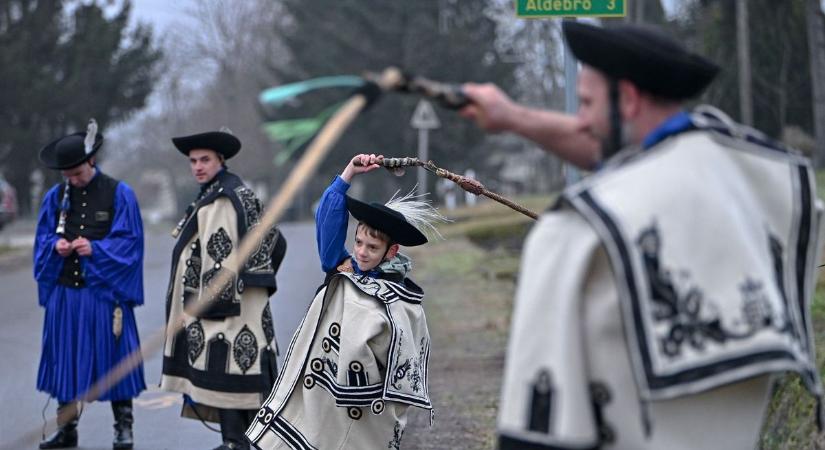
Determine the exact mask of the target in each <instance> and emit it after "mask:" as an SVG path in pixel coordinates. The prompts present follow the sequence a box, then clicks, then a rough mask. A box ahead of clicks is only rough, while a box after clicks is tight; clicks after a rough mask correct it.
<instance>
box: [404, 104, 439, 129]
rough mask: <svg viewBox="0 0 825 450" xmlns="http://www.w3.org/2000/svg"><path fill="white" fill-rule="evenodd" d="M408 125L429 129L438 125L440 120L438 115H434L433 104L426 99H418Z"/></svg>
mask: <svg viewBox="0 0 825 450" xmlns="http://www.w3.org/2000/svg"><path fill="white" fill-rule="evenodd" d="M410 125H412V127H413V128H418V129H428V130H431V129H433V128H438V127H440V126H441V122H440V121H439V120H438V116H436V115H435V110H433V105H432V104H430V102H428V101H427V100H419V101H418V105H416V107H415V112H414V113H413V116H412V120H410Z"/></svg>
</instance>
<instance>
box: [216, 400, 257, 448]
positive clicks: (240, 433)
mask: <svg viewBox="0 0 825 450" xmlns="http://www.w3.org/2000/svg"><path fill="white" fill-rule="evenodd" d="M255 412H256V411H255ZM218 417H220V421H221V437H222V438H223V445H221V446H220V447H217V448H216V449H215V450H230V449H231V450H249V441H247V440H246V436H244V433H246V429H247V427H249V424H250V423H251V417H253V416H250V414H249V411H247V410H242V409H219V410H218Z"/></svg>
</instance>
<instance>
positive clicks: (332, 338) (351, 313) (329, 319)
mask: <svg viewBox="0 0 825 450" xmlns="http://www.w3.org/2000/svg"><path fill="white" fill-rule="evenodd" d="M382 158H383V157H382V156H380V155H379V156H376V155H357V156H355V157H354V158H353V159H352V160H351V161H350V162H349V164H348V165H347V167H346V168H345V169H344V171H343V172H342V174H341V175H340V176H338V177H336V178H335V180H334V181H333V182H332V184H331V185H330V186H329V188H327V190H326V191H325V192H324V195H323V196H322V197H321V202H320V204H319V206H318V211H317V213H316V216H315V219H316V226H317V231H316V233H317V235H316V237H317V241H318V253H319V255H320V257H321V266H322V268H323V270H324V271H325V272H327V278H326V280H325V282H324V285H322V287H321V289H320V290H319V291H318V293H317V295H316V296H315V299H314V300H313V301H312V303H311V304H310V307H309V310H308V312H307V315H306V317H305V318H304V320H303V322H302V323H301V325H300V327H299V328H298V331H297V332H296V333H295V336H294V337H293V339H292V342H291V343H290V346H289V350H288V353H287V355H286V361H285V364H284V365H285V367H284V370H283V372H282V374H281V376H280V377H279V378H278V381H277V383H276V384H275V387H274V388H273V390H272V393H271V394H270V396H269V398H268V399H267V401H266V402H265V403H264V405H263V407H262V408H261V409H260V411H258V414H257V416H256V419H255V421H254V422H253V423H252V426H251V427H250V428H249V430H248V431H247V437H248V438H249V439H250V441H252V443H253V444H254V445H255V446H256V447H257V448H266V449H274V448H292V449H296V448H297V449H339V448H357V449H386V448H390V449H398V448H399V447H400V444H401V436H402V434H403V432H404V427H405V425H406V423H407V409H408V408H409V406H418V407H420V408H424V409H429V410H431V409H432V405H431V404H430V398H429V392H428V389H427V360H428V357H429V349H430V335H429V332H428V330H427V322H426V318H425V316H424V309H423V306H422V300H423V298H424V292H423V291H422V290H421V288H420V287H418V286H417V285H416V284H415V283H413V282H412V280H410V279H409V278H407V274H408V273H409V271H410V270H411V268H412V261H411V260H410V259H409V258H408V257H407V256H405V255H403V254H402V253H399V251H398V250H399V246H401V245H404V246H416V245H421V244H424V243H426V242H427V238H426V236H425V235H424V234H423V233H422V232H421V229H429V230H433V231H434V230H435V229H434V227H433V226H432V222H434V221H439V220H441V221H443V220H444V219H443V217H441V215H440V214H438V212H436V211H435V210H434V209H433V208H432V207H431V206H430V205H429V203H428V202H426V201H422V200H420V199H419V198H418V197H416V196H410V195H408V196H404V197H402V198H399V199H396V198H393V199H391V200H390V201H389V202H387V203H386V204H383V205H382V204H379V203H370V204H367V203H364V202H361V201H358V200H355V199H353V198H351V197H348V196H347V195H346V191H347V189H348V188H349V186H350V182H351V180H352V178H353V177H354V176H356V175H358V174H361V173H366V172H370V171H372V170H375V169H377V168H378V167H380V166H379V165H378V163H379V162H380V161H381V159H382ZM349 214H352V216H353V217H354V218H355V219H356V220H358V226H357V227H356V229H355V241H354V245H353V253H352V254H350V253H349V252H347V250H346V248H345V247H344V242H345V239H346V233H347V221H348V217H349Z"/></svg>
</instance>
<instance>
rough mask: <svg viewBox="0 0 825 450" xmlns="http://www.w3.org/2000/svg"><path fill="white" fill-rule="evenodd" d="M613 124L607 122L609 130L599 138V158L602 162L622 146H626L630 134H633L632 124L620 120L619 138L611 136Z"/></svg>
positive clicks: (617, 151)
mask: <svg viewBox="0 0 825 450" xmlns="http://www.w3.org/2000/svg"><path fill="white" fill-rule="evenodd" d="M614 126H615V125H614V124H609V127H610V130H608V133H607V136H605V137H602V138H601V139H599V142H600V143H601V148H600V150H601V152H602V154H601V160H602V162H606V161H607V160H609V159H610V158H612V157H613V155H615V154H616V153H619V152H620V151H621V150H622V149H623V148H625V147H627V146H628V144H629V143H630V136H632V135H633V129H632V126H631V125H630V124H629V123H627V122H624V121H622V124H621V132H620V133H619V139H618V140H617V139H616V138H614V137H613V127H614Z"/></svg>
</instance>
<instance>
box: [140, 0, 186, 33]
mask: <svg viewBox="0 0 825 450" xmlns="http://www.w3.org/2000/svg"><path fill="white" fill-rule="evenodd" d="M195 3H196V0H177V1H174V2H171V1H169V0H132V20H139V21H141V22H145V23H150V24H152V25H154V26H155V30H156V32H158V33H162V32H163V31H165V29H166V28H167V27H168V26H169V25H171V24H173V23H175V22H180V21H181V20H182V19H183V18H184V17H185V11H186V10H187V9H188V8H191V7H192V6H193V5H195Z"/></svg>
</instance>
